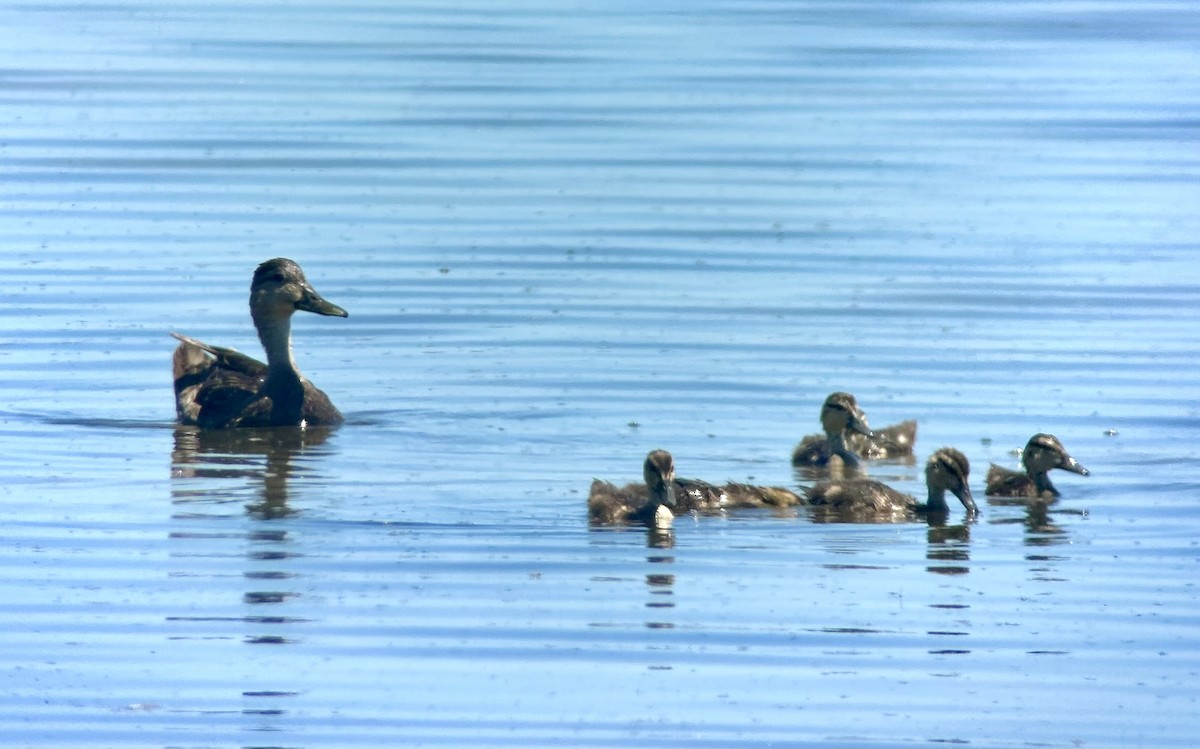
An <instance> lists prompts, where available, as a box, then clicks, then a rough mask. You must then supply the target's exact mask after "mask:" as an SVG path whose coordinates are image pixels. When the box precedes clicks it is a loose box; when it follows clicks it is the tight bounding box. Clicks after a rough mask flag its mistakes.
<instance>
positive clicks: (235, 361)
mask: <svg viewBox="0 0 1200 749" xmlns="http://www.w3.org/2000/svg"><path fill="white" fill-rule="evenodd" d="M171 336H172V337H173V338H175V339H177V340H179V341H180V348H183V347H184V346H189V347H191V348H192V349H199V350H200V351H203V352H204V353H205V354H208V355H209V356H211V357H212V360H213V365H214V366H216V367H219V368H221V369H228V370H232V371H234V372H239V373H241V374H245V375H249V376H250V377H262V376H264V375H266V373H267V365H266V364H263V363H262V362H260V361H259V360H258V359H255V358H254V357H253V356H246V355H245V354H243V353H242V352H240V351H238V350H236V349H231V348H226V347H224V346H213V345H210V344H207V343H205V342H204V341H199V340H196V339H195V338H191V337H189V336H185V335H182V334H180V333H171ZM179 374H180V373H179V372H178V371H176V372H175V378H176V379H178V378H179Z"/></svg>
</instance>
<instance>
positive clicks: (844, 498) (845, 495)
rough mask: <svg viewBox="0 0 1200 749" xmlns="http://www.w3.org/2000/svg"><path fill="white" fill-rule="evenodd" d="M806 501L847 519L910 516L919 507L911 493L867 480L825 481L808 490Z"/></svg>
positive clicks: (805, 494) (812, 505) (805, 493)
mask: <svg viewBox="0 0 1200 749" xmlns="http://www.w3.org/2000/svg"><path fill="white" fill-rule="evenodd" d="M804 498H805V500H807V502H808V504H809V505H810V506H811V507H815V508H820V509H821V511H823V512H824V513H828V514H830V515H833V516H835V517H838V518H840V519H847V520H858V519H864V518H879V519H891V518H892V516H895V515H900V516H903V515H905V514H907V513H908V512H910V511H912V510H913V509H914V508H915V507H916V505H917V499H916V497H914V496H912V495H911V494H905V493H903V492H898V491H896V490H895V489H893V488H892V487H890V486H888V485H887V484H885V483H883V482H881V481H875V480H873V479H863V478H857V479H845V480H837V481H822V482H820V483H818V484H814V485H813V486H811V487H808V488H807V489H805V491H804Z"/></svg>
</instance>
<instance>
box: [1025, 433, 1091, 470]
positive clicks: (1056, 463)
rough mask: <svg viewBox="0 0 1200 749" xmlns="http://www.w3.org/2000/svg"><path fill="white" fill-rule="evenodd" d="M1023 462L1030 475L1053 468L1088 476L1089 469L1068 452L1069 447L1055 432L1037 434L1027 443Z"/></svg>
mask: <svg viewBox="0 0 1200 749" xmlns="http://www.w3.org/2000/svg"><path fill="white" fill-rule="evenodd" d="M1021 464H1022V465H1024V466H1025V471H1026V472H1027V473H1029V475H1030V476H1033V475H1035V474H1039V473H1045V472H1046V471H1049V470H1050V469H1052V468H1061V469H1063V470H1064V471H1070V472H1071V473H1078V474H1079V475H1081V476H1087V475H1088V473H1089V471H1088V469H1086V468H1084V467H1083V466H1082V465H1080V464H1079V461H1078V460H1075V459H1074V458H1072V457H1071V456H1070V454H1068V453H1067V449H1066V448H1065V447H1063V444H1062V442H1059V440H1058V437H1055V436H1054V435H1053V434H1035V435H1033V436H1032V437H1030V438H1029V442H1027V443H1026V444H1025V450H1024V451H1022V453H1021Z"/></svg>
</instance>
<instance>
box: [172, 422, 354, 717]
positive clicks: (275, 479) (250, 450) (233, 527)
mask: <svg viewBox="0 0 1200 749" xmlns="http://www.w3.org/2000/svg"><path fill="white" fill-rule="evenodd" d="M329 434H330V431H329V430H327V429H326V430H322V429H311V428H310V429H297V428H294V427H279V428H264V429H255V428H246V429H229V430H219V431H211V430H203V431H202V430H199V429H196V428H195V427H189V426H180V427H176V430H175V435H174V437H175V442H174V448H173V450H172V452H171V478H172V490H171V497H172V501H173V503H174V504H175V506H176V508H177V512H176V513H175V515H174V517H173V521H174V523H175V524H176V528H175V529H174V530H173V531H172V532H171V534H170V536H171V539H172V541H174V542H176V547H177V548H176V551H175V554H173V556H176V557H180V558H187V557H190V556H192V555H195V554H203V555H205V556H209V557H211V556H226V557H230V558H234V557H241V558H243V560H244V561H243V562H242V564H243V565H244V567H243V572H242V579H243V580H244V583H245V584H244V585H242V586H238V588H237V589H236V593H237V595H238V600H237V603H236V604H233V603H232V602H231V606H230V607H229V608H228V609H227V611H228V613H227V614H225V615H220V614H217V615H204V616H200V617H193V616H175V617H171V619H173V620H177V621H191V622H194V623H200V622H203V623H204V624H201V625H200V626H202V627H203V633H202V634H201V635H200V636H202V637H229V636H231V633H230V632H229V631H228V629H227V628H228V627H230V626H232V627H233V628H234V629H235V630H236V631H237V633H238V634H239V635H240V636H241V638H242V641H243V642H245V643H246V644H250V645H286V644H290V643H293V642H295V640H294V639H293V638H292V637H290V636H288V635H289V634H290V630H291V629H292V628H291V627H290V626H289V627H287V629H281V627H283V626H286V625H291V624H294V623H298V622H301V621H303V618H300V617H295V616H288V615H287V614H286V613H285V612H287V611H288V610H289V607H288V604H289V602H292V601H293V600H294V599H297V598H299V597H300V596H301V595H302V594H301V593H300V592H299V591H297V590H295V589H294V588H293V586H292V585H291V584H290V581H292V580H293V579H294V578H295V577H296V576H297V574H298V573H296V572H294V571H292V570H290V569H289V567H290V566H291V564H292V563H293V562H294V561H295V560H296V559H297V558H298V557H300V556H302V554H300V553H298V552H297V551H296V549H295V547H296V541H295V539H294V538H293V534H292V533H291V532H290V530H289V527H288V526H286V525H277V524H275V522H276V521H279V520H282V519H286V518H289V517H292V516H295V515H296V514H298V511H297V510H295V509H293V508H292V507H291V506H290V505H289V503H288V499H289V482H290V481H291V480H292V479H293V478H295V477H296V475H297V474H298V473H301V472H302V471H303V470H304V469H302V468H298V467H297V460H296V459H297V456H299V455H301V454H304V453H305V452H308V451H313V450H314V449H320V448H321V446H322V445H324V444H325V442H326V440H327V439H328V437H329ZM247 485H248V486H247ZM247 489H249V492H250V493H249V495H248V494H247ZM247 496H249V501H246V499H247ZM238 501H243V502H245V515H244V517H245V518H249V520H250V524H249V525H247V523H246V521H245V520H239V516H237V515H233V516H231V515H228V514H221V513H220V512H213V511H212V508H216V507H221V506H227V505H228V504H229V503H231V502H238ZM214 522H215V524H214ZM231 592H232V591H231ZM248 629H249V631H247V630H248ZM285 693H286V690H284V691H280V692H279V694H285Z"/></svg>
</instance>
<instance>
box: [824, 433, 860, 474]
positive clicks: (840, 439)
mask: <svg viewBox="0 0 1200 749" xmlns="http://www.w3.org/2000/svg"><path fill="white" fill-rule="evenodd" d="M826 438H827V439H828V440H829V449H830V451H831V452H832V453H833V454H834V455H836V456H838V457H839V458H841V459H842V463H843V464H844V465H845V467H846V468H847V469H856V468H858V467H859V463H858V455H856V454H855V452H854V451H853V450H851V449H850V446H849V445H847V444H846V434H845V432H834V433H833V434H830V435H827V437H826Z"/></svg>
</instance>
